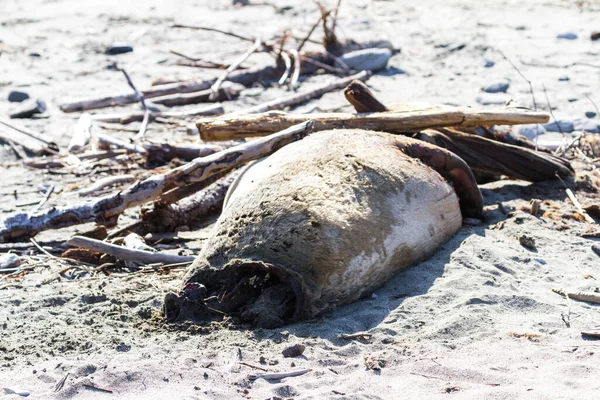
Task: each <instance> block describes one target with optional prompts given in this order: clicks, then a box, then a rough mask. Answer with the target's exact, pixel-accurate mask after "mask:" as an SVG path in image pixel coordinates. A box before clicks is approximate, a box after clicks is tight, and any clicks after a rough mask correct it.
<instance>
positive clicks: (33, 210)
mask: <svg viewBox="0 0 600 400" xmlns="http://www.w3.org/2000/svg"><path fill="white" fill-rule="evenodd" d="M53 192H54V185H50V186H49V187H48V189H46V193H45V194H44V198H43V199H42V200H40V202H39V203H38V204H37V205H36V206H35V207H33V208H32V209H31V212H32V213H33V212H36V211H37V210H39V209H40V208H42V206H43V205H44V204H46V202H47V201H48V199H49V198H50V196H51V195H52V193H53Z"/></svg>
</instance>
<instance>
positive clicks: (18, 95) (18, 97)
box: [8, 90, 29, 103]
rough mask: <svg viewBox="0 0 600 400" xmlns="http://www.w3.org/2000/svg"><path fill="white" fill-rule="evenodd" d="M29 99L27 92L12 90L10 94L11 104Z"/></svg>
mask: <svg viewBox="0 0 600 400" xmlns="http://www.w3.org/2000/svg"><path fill="white" fill-rule="evenodd" d="M28 98H29V95H28V94H27V93H25V92H21V91H20V90H11V92H10V93H9V94H8V101H10V102H11V103H20V102H22V101H25V100H27V99H28Z"/></svg>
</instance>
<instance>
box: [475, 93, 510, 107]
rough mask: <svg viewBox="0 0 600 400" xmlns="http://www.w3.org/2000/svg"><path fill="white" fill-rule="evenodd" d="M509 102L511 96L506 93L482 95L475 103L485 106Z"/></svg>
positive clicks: (478, 96)
mask: <svg viewBox="0 0 600 400" xmlns="http://www.w3.org/2000/svg"><path fill="white" fill-rule="evenodd" d="M508 100H510V96H507V95H506V94H504V93H480V94H479V95H477V98H476V99H475V101H477V102H478V103H479V104H481V105H484V106H488V105H499V104H506V102H507V101H508Z"/></svg>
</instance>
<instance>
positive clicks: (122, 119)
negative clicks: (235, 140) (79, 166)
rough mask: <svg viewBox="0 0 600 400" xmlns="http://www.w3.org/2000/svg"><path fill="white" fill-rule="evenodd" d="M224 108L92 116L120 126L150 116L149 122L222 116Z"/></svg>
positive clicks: (217, 106)
mask: <svg viewBox="0 0 600 400" xmlns="http://www.w3.org/2000/svg"><path fill="white" fill-rule="evenodd" d="M223 112H224V110H223V106H222V105H220V104H211V105H209V106H204V107H200V108H193V109H191V110H185V111H165V112H150V113H149V114H148V113H146V112H145V111H143V112H135V113H128V114H95V115H93V116H92V119H93V120H94V121H99V122H112V123H119V124H130V123H132V122H136V121H143V120H144V119H145V118H146V116H147V115H148V118H149V121H153V120H155V119H156V118H187V117H201V116H207V115H221V114H223Z"/></svg>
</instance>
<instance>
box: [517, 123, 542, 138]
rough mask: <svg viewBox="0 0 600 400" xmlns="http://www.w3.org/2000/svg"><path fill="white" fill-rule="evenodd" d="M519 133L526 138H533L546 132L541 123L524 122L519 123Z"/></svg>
mask: <svg viewBox="0 0 600 400" xmlns="http://www.w3.org/2000/svg"><path fill="white" fill-rule="evenodd" d="M518 132H519V134H520V135H522V136H525V137H526V138H528V139H535V136H536V135H543V134H544V133H546V128H544V125H541V124H526V125H519V131H518Z"/></svg>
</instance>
